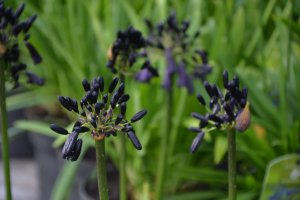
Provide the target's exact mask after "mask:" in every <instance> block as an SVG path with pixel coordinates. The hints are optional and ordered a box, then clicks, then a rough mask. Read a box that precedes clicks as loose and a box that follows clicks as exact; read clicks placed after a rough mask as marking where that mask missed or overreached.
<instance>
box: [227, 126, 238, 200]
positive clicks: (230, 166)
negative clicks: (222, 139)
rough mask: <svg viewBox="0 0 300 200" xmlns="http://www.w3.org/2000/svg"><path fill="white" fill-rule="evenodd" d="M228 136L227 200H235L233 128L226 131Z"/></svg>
mask: <svg viewBox="0 0 300 200" xmlns="http://www.w3.org/2000/svg"><path fill="white" fill-rule="evenodd" d="M227 138H228V200H236V148H235V129H231V130H228V131H227Z"/></svg>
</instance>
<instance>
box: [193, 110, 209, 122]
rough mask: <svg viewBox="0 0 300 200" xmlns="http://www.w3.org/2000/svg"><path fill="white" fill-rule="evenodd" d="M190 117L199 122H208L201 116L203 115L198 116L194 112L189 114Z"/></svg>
mask: <svg viewBox="0 0 300 200" xmlns="http://www.w3.org/2000/svg"><path fill="white" fill-rule="evenodd" d="M191 116H192V117H194V118H196V119H199V120H201V121H204V122H207V121H208V119H207V117H205V116H203V115H200V114H198V113H195V112H193V113H192V114H191Z"/></svg>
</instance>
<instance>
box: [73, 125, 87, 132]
mask: <svg viewBox="0 0 300 200" xmlns="http://www.w3.org/2000/svg"><path fill="white" fill-rule="evenodd" d="M89 130H90V129H89V128H88V127H84V126H75V127H74V131H76V132H77V133H85V132H88V131H89Z"/></svg>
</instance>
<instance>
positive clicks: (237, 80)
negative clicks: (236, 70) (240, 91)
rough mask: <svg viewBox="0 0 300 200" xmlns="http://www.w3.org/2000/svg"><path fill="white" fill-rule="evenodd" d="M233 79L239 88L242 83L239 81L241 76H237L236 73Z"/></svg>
mask: <svg viewBox="0 0 300 200" xmlns="http://www.w3.org/2000/svg"><path fill="white" fill-rule="evenodd" d="M233 81H234V82H235V85H236V87H237V88H239V85H240V83H239V78H238V77H237V75H234V77H233Z"/></svg>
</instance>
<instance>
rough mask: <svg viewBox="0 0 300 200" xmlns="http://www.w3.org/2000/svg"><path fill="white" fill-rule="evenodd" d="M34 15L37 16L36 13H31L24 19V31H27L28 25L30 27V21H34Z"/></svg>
mask: <svg viewBox="0 0 300 200" xmlns="http://www.w3.org/2000/svg"><path fill="white" fill-rule="evenodd" d="M36 17H37V15H36V14H33V15H31V16H30V17H29V18H28V19H27V20H26V23H25V26H24V28H23V32H24V33H27V31H28V30H29V29H30V27H31V25H32V23H33V22H34V20H35V19H36Z"/></svg>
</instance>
